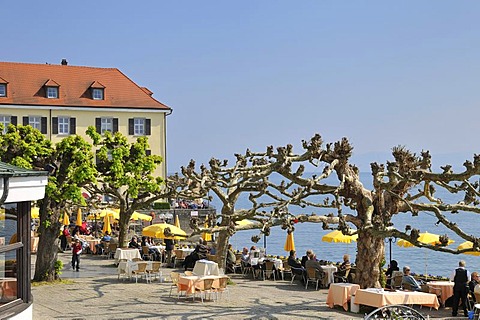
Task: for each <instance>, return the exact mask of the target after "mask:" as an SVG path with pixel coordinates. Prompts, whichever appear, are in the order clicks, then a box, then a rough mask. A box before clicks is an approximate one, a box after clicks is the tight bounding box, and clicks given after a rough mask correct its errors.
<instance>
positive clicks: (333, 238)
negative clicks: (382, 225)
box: [322, 230, 358, 243]
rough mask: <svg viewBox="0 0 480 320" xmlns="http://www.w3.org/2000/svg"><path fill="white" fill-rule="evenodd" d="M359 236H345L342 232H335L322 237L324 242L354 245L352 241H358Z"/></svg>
mask: <svg viewBox="0 0 480 320" xmlns="http://www.w3.org/2000/svg"><path fill="white" fill-rule="evenodd" d="M357 239H358V234H354V235H353V236H350V235H346V234H343V233H342V231H340V230H334V231H332V232H329V233H327V234H326V235H324V236H323V237H322V241H324V242H342V243H352V241H357Z"/></svg>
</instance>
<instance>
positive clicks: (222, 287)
mask: <svg viewBox="0 0 480 320" xmlns="http://www.w3.org/2000/svg"><path fill="white" fill-rule="evenodd" d="M229 279H230V278H229V277H221V278H220V279H218V286H215V285H214V286H213V289H215V291H216V292H217V300H218V299H219V296H218V294H219V293H220V297H221V296H223V294H224V293H227V297H228V288H227V284H228V280H229Z"/></svg>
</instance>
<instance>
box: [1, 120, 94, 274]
mask: <svg viewBox="0 0 480 320" xmlns="http://www.w3.org/2000/svg"><path fill="white" fill-rule="evenodd" d="M0 160H1V161H4V162H6V163H10V164H13V165H16V166H19V167H23V168H27V169H37V170H49V171H50V175H49V178H48V184H47V187H46V190H45V198H44V199H43V200H41V201H40V225H39V228H38V233H39V244H38V252H37V260H36V264H35V275H34V280H35V281H52V280H55V278H56V271H55V263H56V260H57V249H58V247H57V246H56V245H55V241H56V239H57V238H58V235H59V232H60V228H61V223H60V222H59V220H60V216H61V214H63V213H65V212H66V210H67V208H68V207H71V206H72V205H75V206H78V205H82V204H85V200H84V199H83V197H82V187H83V186H85V185H87V184H89V183H92V182H94V181H95V176H96V170H95V167H94V166H93V154H92V152H91V145H90V144H89V143H87V142H86V141H85V140H84V139H83V138H82V137H80V136H77V135H72V136H68V137H66V138H64V139H63V140H62V141H60V142H59V143H57V144H56V145H55V146H53V145H52V143H51V142H50V141H49V140H47V139H46V138H45V136H44V135H43V134H41V133H40V131H38V130H36V129H33V128H32V127H31V126H22V125H19V126H13V125H9V126H8V130H7V132H6V133H3V132H2V133H0Z"/></svg>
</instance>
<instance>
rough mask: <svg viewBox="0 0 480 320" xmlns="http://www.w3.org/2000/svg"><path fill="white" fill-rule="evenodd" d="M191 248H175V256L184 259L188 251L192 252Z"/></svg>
mask: <svg viewBox="0 0 480 320" xmlns="http://www.w3.org/2000/svg"><path fill="white" fill-rule="evenodd" d="M193 250H195V249H192V248H180V249H175V256H176V257H177V258H178V259H185V257H186V256H188V255H189V254H190V253H192V252H193Z"/></svg>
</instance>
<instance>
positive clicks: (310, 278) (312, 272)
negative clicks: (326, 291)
mask: <svg viewBox="0 0 480 320" xmlns="http://www.w3.org/2000/svg"><path fill="white" fill-rule="evenodd" d="M322 279H323V277H319V276H317V270H316V269H315V268H307V278H306V281H305V289H307V288H308V283H310V282H314V283H315V284H316V287H315V290H318V283H319V282H321V281H322Z"/></svg>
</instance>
